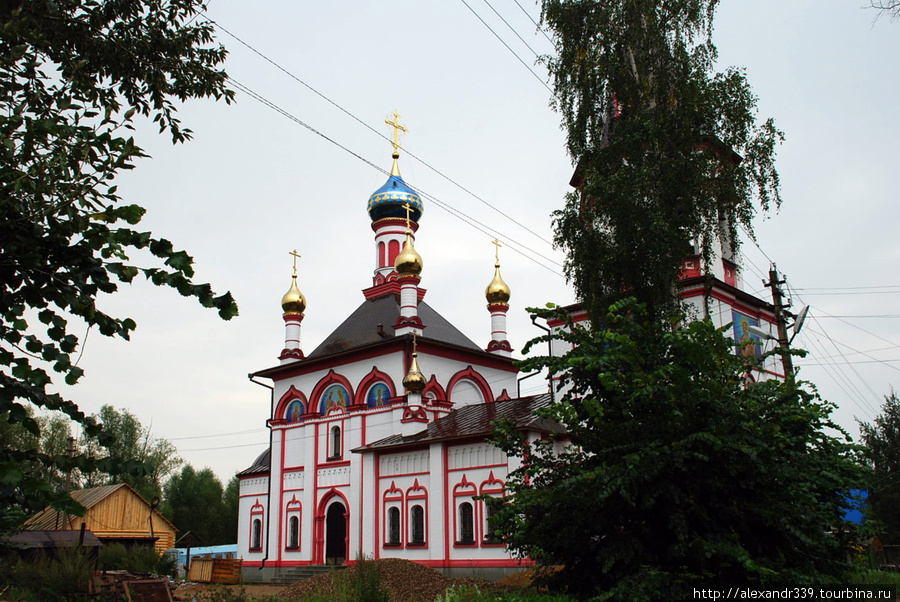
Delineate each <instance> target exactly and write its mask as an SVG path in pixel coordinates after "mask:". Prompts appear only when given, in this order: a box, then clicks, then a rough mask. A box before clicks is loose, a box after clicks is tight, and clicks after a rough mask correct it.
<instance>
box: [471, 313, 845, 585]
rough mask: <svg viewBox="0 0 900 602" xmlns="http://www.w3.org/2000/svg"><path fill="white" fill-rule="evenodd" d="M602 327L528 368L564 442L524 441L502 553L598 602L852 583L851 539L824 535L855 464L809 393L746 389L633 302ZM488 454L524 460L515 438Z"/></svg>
mask: <svg viewBox="0 0 900 602" xmlns="http://www.w3.org/2000/svg"><path fill="white" fill-rule="evenodd" d="M603 324H604V325H605V326H603V327H599V328H594V329H586V328H576V327H572V328H571V330H570V331H569V332H562V333H560V334H559V336H560V337H561V338H563V339H564V340H566V341H567V342H569V343H572V344H573V345H574V346H575V347H574V349H573V350H572V351H570V352H569V353H567V354H566V355H565V356H564V357H543V358H534V359H529V360H527V361H525V362H524V365H523V368H524V369H533V368H538V367H548V368H549V369H550V372H551V373H552V374H553V375H554V376H558V377H559V378H560V379H561V382H562V384H563V385H564V386H565V387H567V389H566V392H565V394H564V395H563V398H562V400H561V402H559V403H557V404H555V405H554V406H552V407H549V408H547V409H546V410H545V411H544V412H543V413H542V416H543V417H545V418H549V419H551V420H554V421H556V422H558V423H560V424H561V425H563V426H564V427H565V433H566V435H565V438H563V439H561V440H560V439H555V438H549V439H545V440H538V441H535V442H533V443H532V444H531V445H526V446H525V450H524V451H525V457H526V458H527V459H528V461H527V463H526V464H525V465H524V466H523V467H522V468H520V469H518V470H516V471H515V472H513V473H512V474H511V475H510V476H509V477H508V479H507V483H506V486H507V492H508V496H507V498H506V501H505V503H504V502H501V501H498V502H494V505H495V507H496V509H497V513H496V515H495V518H493V519H492V522H493V525H494V527H495V532H496V533H497V534H498V535H500V536H502V537H503V539H504V541H505V542H506V544H507V545H508V546H509V547H510V548H511V549H512V550H513V551H515V552H517V553H518V554H520V555H528V556H529V557H531V558H532V559H534V560H537V561H539V562H541V563H543V564H546V565H562V567H563V568H562V570H561V571H559V572H558V573H555V574H553V575H552V576H551V578H550V583H551V585H554V586H555V587H557V588H559V589H566V590H568V591H569V592H571V593H575V594H578V595H584V596H595V595H600V596H601V597H603V599H606V598H607V597H608V598H609V599H614V600H644V599H646V600H658V599H672V600H680V599H688V598H690V595H691V591H692V588H694V587H697V588H703V587H710V586H714V585H725V586H736V585H765V586H776V585H777V586H781V585H792V584H793V585H797V584H812V583H825V582H835V581H837V582H838V583H839V582H840V581H841V579H843V578H846V572H847V570H848V569H849V568H850V565H849V563H848V562H847V560H846V558H847V549H846V547H844V545H843V544H845V543H846V542H845V541H844V537H845V535H846V533H845V532H844V531H841V530H837V531H836V532H835V533H834V534H832V533H828V532H826V529H828V527H834V528H838V527H841V526H842V525H844V522H843V520H842V516H843V506H844V505H845V497H844V495H846V494H847V492H848V491H849V489H851V488H853V487H858V485H859V483H860V482H861V474H860V470H861V468H860V464H859V461H858V457H857V451H856V449H855V448H854V447H853V446H852V445H851V444H850V442H849V439H848V438H847V437H846V435H845V434H844V433H843V431H841V430H840V428H839V427H837V426H836V425H835V424H834V423H832V422H831V421H830V419H829V413H830V412H831V410H832V409H833V406H832V405H831V404H829V403H827V402H823V401H822V400H821V399H819V398H818V396H817V395H816V394H815V392H814V391H813V390H812V389H811V388H810V387H809V386H807V385H805V384H803V383H800V384H792V383H786V382H781V381H777V380H769V381H765V382H760V383H755V384H753V385H750V386H748V384H747V380H746V375H747V374H748V372H749V371H750V370H751V366H750V365H749V364H747V361H748V359H747V358H744V357H741V356H738V355H736V354H735V353H734V341H733V340H731V339H729V338H727V337H725V336H724V334H723V332H722V331H721V330H717V329H716V328H715V327H714V326H713V325H712V324H711V323H710V322H709V321H708V320H707V321H695V322H692V323H690V324H688V325H686V326H684V327H683V328H680V329H676V330H672V329H671V327H668V328H667V327H666V326H665V325H664V324H662V323H660V322H659V321H656V320H652V319H650V318H649V317H648V314H647V312H646V311H645V310H644V309H643V307H642V306H640V305H639V304H637V303H636V302H635V301H634V300H633V299H632V300H625V301H622V302H620V303H619V304H617V305H615V306H613V307H612V308H611V310H610V312H609V313H608V314H607V315H606V316H604V320H603ZM542 340H544V341H545V340H546V337H545V338H544V339H542ZM537 342H540V341H533V342H532V344H535V343H537ZM829 433H836V434H835V435H832V434H829ZM498 444H499V445H500V446H501V447H502V448H503V449H504V450H505V451H506V452H507V453H508V454H517V455H522V453H523V440H522V438H521V435H520V434H519V433H516V432H514V431H510V430H509V429H506V430H505V431H504V432H503V434H502V436H501V437H500V438H499V439H498ZM489 503H490V502H489Z"/></svg>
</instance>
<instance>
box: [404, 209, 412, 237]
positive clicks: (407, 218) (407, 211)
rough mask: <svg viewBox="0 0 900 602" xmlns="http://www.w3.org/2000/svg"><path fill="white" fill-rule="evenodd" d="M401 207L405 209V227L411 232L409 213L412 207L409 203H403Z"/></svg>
mask: <svg viewBox="0 0 900 602" xmlns="http://www.w3.org/2000/svg"><path fill="white" fill-rule="evenodd" d="M403 208H404V209H405V210H406V229H407V230H408V231H409V232H412V228H410V225H409V214H410V213H412V211H413V208H412V207H410V206H409V203H403Z"/></svg>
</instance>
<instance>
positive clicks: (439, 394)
mask: <svg viewBox="0 0 900 602" xmlns="http://www.w3.org/2000/svg"><path fill="white" fill-rule="evenodd" d="M429 393H434V398H429V397H428V394H429ZM422 401H423V402H424V403H426V404H429V405H431V404H433V405H441V404H442V403H443V402H446V401H447V392H446V391H445V390H444V387H442V386H441V384H440V383H439V382H438V381H437V378H435V376H434V374H432V375H431V378H429V379H428V384H426V385H425V388H424V389H423V390H422Z"/></svg>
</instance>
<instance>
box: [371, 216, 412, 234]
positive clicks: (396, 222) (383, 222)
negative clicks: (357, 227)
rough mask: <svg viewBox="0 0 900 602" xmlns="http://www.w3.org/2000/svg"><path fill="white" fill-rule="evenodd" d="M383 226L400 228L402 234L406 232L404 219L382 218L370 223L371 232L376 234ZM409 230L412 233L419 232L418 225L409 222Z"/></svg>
mask: <svg viewBox="0 0 900 602" xmlns="http://www.w3.org/2000/svg"><path fill="white" fill-rule="evenodd" d="M385 226H400V227H401V228H402V229H403V232H406V218H403V217H383V218H381V219H379V220H375V221H374V222H372V231H373V232H378V231H379V230H381V229H382V228H384V227H385ZM409 228H410V230H412V231H413V232H418V231H419V224H418V223H416V222H414V221H412V220H410V222H409Z"/></svg>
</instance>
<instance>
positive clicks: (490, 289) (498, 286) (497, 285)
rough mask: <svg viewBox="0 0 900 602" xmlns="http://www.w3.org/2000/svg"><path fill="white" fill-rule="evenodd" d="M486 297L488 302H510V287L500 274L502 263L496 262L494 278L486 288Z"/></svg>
mask: <svg viewBox="0 0 900 602" xmlns="http://www.w3.org/2000/svg"><path fill="white" fill-rule="evenodd" d="M484 297H485V298H486V299H487V302H488V303H508V302H509V297H510V291H509V287H508V286H507V285H506V283H505V282H503V278H502V277H501V276H500V264H499V263H495V264H494V279H493V280H491V283H490V284H489V285H487V288H486V289H484Z"/></svg>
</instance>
